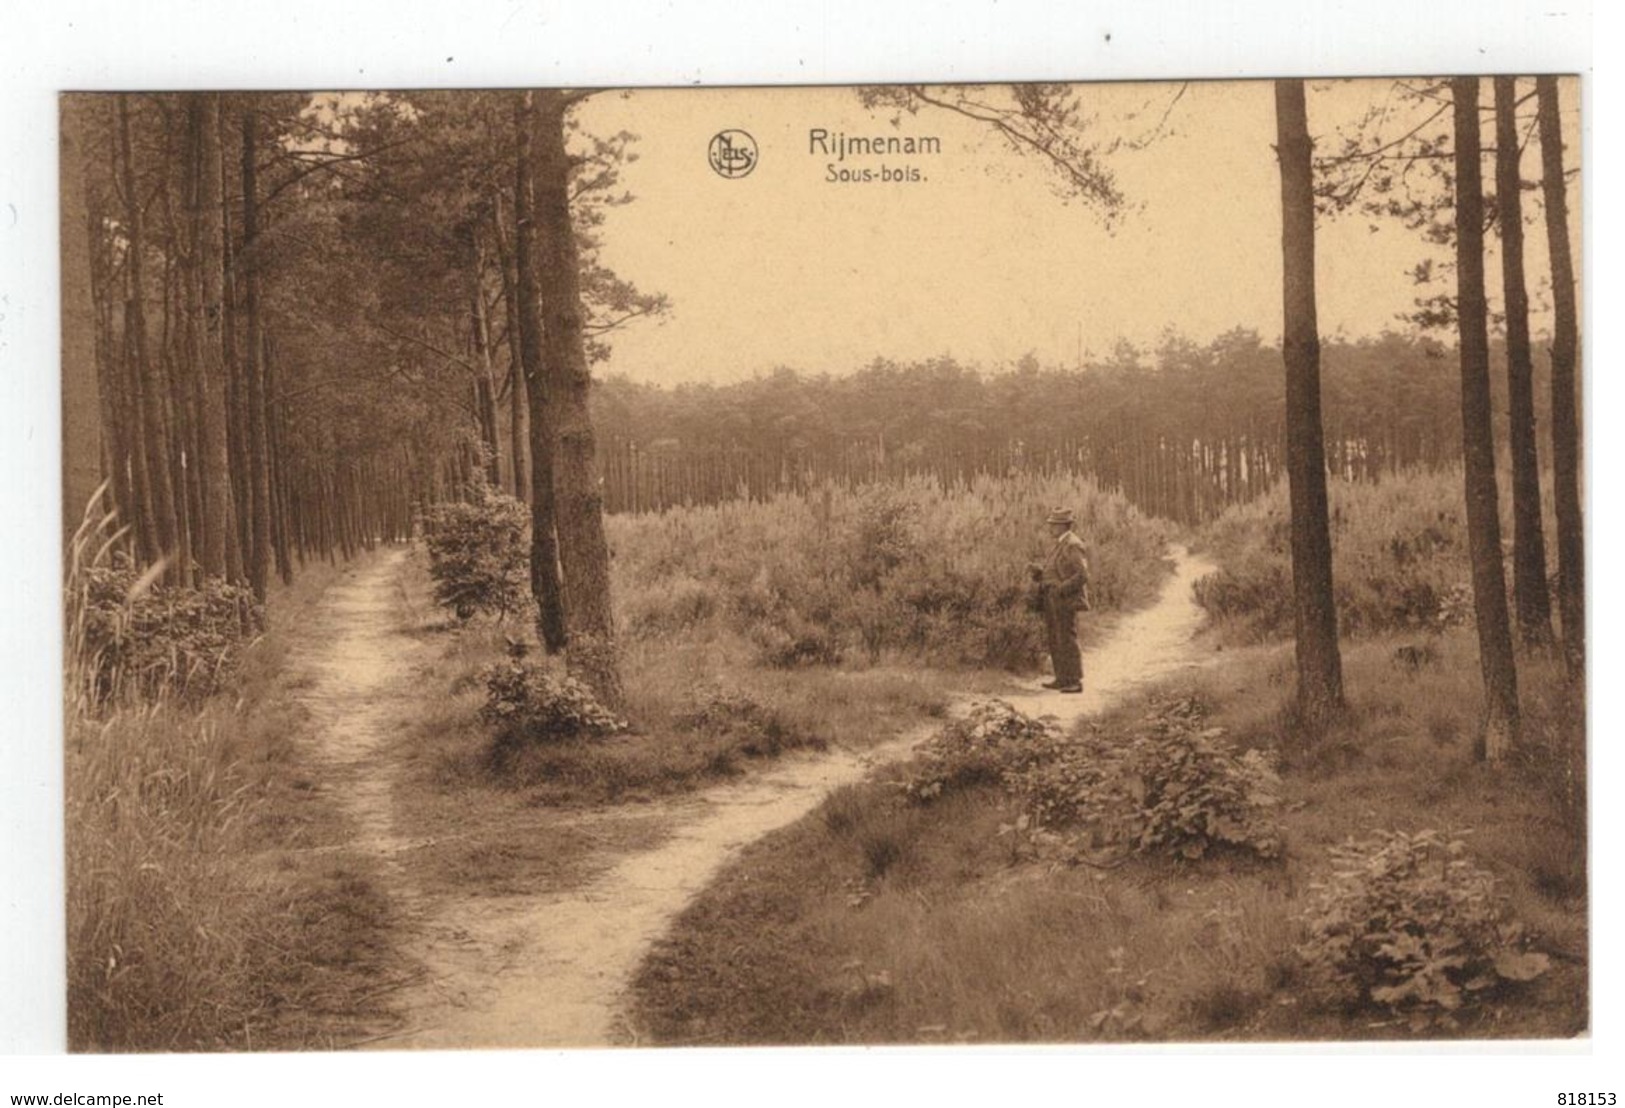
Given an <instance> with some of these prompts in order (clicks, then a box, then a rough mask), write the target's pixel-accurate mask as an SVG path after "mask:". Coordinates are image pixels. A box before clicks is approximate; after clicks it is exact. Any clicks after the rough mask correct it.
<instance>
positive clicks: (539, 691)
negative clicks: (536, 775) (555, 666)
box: [480, 658, 627, 749]
mask: <svg viewBox="0 0 1625 1108" xmlns="http://www.w3.org/2000/svg"><path fill="white" fill-rule="evenodd" d="M480 677H481V679H482V680H483V681H484V683H485V690H486V696H485V703H484V704H483V705H481V707H480V719H481V720H483V721H484V722H485V723H487V724H489V725H491V726H492V727H494V728H496V731H497V740H498V747H499V748H500V749H510V748H512V747H514V746H517V745H520V744H522V743H545V742H558V741H561V740H565V739H575V738H601V737H603V736H606V735H613V734H616V733H617V732H620V731H624V730H626V726H627V725H626V722H625V721H624V720H622V719H621V718H620V717H619V716H617V715H616V714H615V713H614V712H611V711H610V710H609V709H608V708H606V707H604V705H603V704H602V703H600V702H599V700H598V698H597V697H596V696H595V695H594V694H593V691H592V689H590V688H589V687H588V686H587V685H586V684H585V683H584V682H582V681H578V680H577V679H576V678H574V677H571V676H569V675H567V674H562V673H558V672H555V671H553V670H550V669H548V668H545V667H543V666H541V665H538V664H537V663H534V662H529V661H526V660H525V659H523V658H509V659H507V660H505V661H502V662H498V663H496V664H494V665H490V666H487V667H486V668H485V669H483V670H482V671H481V672H480Z"/></svg>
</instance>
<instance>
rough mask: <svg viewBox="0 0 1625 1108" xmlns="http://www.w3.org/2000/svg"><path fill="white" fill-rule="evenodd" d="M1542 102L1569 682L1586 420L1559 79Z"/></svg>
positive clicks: (1560, 597) (1580, 571) (1578, 658)
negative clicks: (1578, 396)
mask: <svg viewBox="0 0 1625 1108" xmlns="http://www.w3.org/2000/svg"><path fill="white" fill-rule="evenodd" d="M1535 88H1536V91H1537V95H1538V96H1539V98H1540V108H1539V112H1540V160H1541V175H1540V176H1541V191H1542V193H1543V195H1544V196H1545V198H1546V243H1547V250H1548V252H1549V253H1550V255H1551V259H1552V309H1553V312H1552V315H1553V320H1552V490H1553V498H1552V499H1553V507H1554V509H1555V511H1556V516H1557V610H1558V614H1559V615H1560V616H1561V617H1562V621H1563V655H1564V658H1565V660H1566V661H1567V663H1568V671H1569V676H1570V677H1571V678H1573V679H1574V680H1580V679H1582V678H1583V677H1584V676H1585V654H1586V629H1585V521H1584V519H1583V518H1582V516H1581V512H1580V420H1579V413H1578V411H1577V405H1576V400H1575V383H1576V382H1575V371H1576V369H1577V363H1578V361H1579V353H1580V322H1579V313H1578V311H1577V308H1576V305H1575V291H1574V256H1573V254H1572V253H1571V252H1570V249H1569V204H1568V191H1567V190H1568V186H1567V183H1566V182H1565V180H1564V178H1563V127H1562V124H1561V122H1560V121H1559V120H1558V114H1557V113H1558V102H1557V78H1556V77H1537V78H1535Z"/></svg>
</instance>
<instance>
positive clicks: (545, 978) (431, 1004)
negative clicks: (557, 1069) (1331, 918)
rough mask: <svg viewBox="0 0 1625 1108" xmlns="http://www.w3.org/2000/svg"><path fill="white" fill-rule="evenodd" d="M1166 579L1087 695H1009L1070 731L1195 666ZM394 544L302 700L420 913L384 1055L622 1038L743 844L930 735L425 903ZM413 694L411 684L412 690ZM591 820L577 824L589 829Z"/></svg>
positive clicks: (366, 841) (318, 656)
mask: <svg viewBox="0 0 1625 1108" xmlns="http://www.w3.org/2000/svg"><path fill="white" fill-rule="evenodd" d="M1171 554H1172V556H1173V558H1174V561H1175V571H1174V574H1173V576H1172V578H1171V579H1170V580H1169V581H1168V582H1167V583H1166V584H1165V586H1164V587H1163V590H1162V592H1161V594H1160V595H1159V597H1158V600H1157V602H1156V603H1155V604H1153V605H1152V606H1151V607H1149V608H1146V609H1144V610H1142V611H1139V612H1136V613H1134V614H1133V615H1131V616H1128V617H1126V618H1124V619H1123V620H1122V621H1121V622H1120V623H1119V624H1118V626H1117V627H1116V628H1115V629H1114V631H1113V632H1112V634H1111V635H1110V637H1109V638H1108V640H1107V641H1106V642H1103V643H1101V644H1100V645H1099V646H1097V647H1095V648H1094V649H1092V650H1090V651H1087V652H1085V654H1084V684H1085V689H1086V691H1085V692H1084V693H1083V694H1082V695H1071V696H1068V695H1063V694H1060V693H1048V692H1038V691H1034V692H1031V693H1020V694H1016V695H1013V696H1007V697H1006V699H1008V700H1010V701H1011V702H1012V703H1013V704H1015V705H1016V706H1017V707H1019V708H1020V709H1021V710H1022V711H1025V712H1027V713H1029V714H1033V715H1053V716H1056V717H1058V718H1059V719H1060V720H1061V721H1062V722H1063V723H1067V722H1071V721H1073V720H1076V719H1078V718H1080V717H1082V716H1084V715H1088V714H1091V713H1094V712H1098V711H1100V710H1101V709H1103V708H1105V707H1106V706H1108V705H1110V704H1111V703H1114V702H1116V701H1117V700H1119V699H1121V698H1122V697H1123V696H1124V695H1125V694H1127V693H1129V692H1130V691H1132V690H1133V689H1135V688H1138V687H1140V686H1142V685H1144V684H1145V683H1146V682H1148V681H1151V680H1154V679H1156V678H1159V677H1162V676H1165V675H1167V674H1168V673H1170V672H1172V671H1174V670H1176V669H1180V668H1185V667H1191V666H1194V665H1197V664H1199V655H1198V652H1197V651H1196V650H1195V648H1194V647H1193V645H1192V642H1191V639H1192V635H1193V633H1194V632H1195V630H1196V628H1197V626H1198V624H1199V623H1200V620H1201V612H1200V609H1198V608H1197V606H1196V604H1195V601H1194V599H1193V598H1192V595H1191V585H1192V583H1193V582H1194V581H1195V580H1196V579H1197V578H1198V577H1200V576H1202V575H1203V574H1205V573H1209V572H1211V571H1212V568H1213V567H1212V566H1211V564H1209V563H1207V562H1206V561H1204V560H1202V559H1200V558H1198V557H1195V556H1193V555H1191V554H1190V553H1189V552H1187V551H1186V550H1185V549H1184V548H1182V547H1173V548H1172V550H1171ZM403 556H404V552H397V551H392V552H390V553H388V554H386V555H384V556H383V557H381V558H379V559H378V560H377V561H375V562H374V563H372V564H370V565H369V566H367V567H364V568H363V569H361V570H360V571H358V572H357V573H356V575H355V577H354V578H353V579H352V580H349V581H347V582H345V583H344V584H343V585H342V586H339V587H336V588H335V590H334V593H333V595H332V597H331V600H330V603H329V605H328V609H327V612H326V615H325V619H324V620H323V622H322V624H321V625H320V626H318V627H317V628H315V629H314V631H315V634H314V635H313V641H314V643H315V644H316V649H315V656H314V657H312V658H311V660H310V663H309V664H310V667H311V668H310V672H311V675H312V677H313V679H314V681H313V684H312V687H311V689H310V693H309V696H308V701H307V702H308V703H309V704H310V706H311V708H312V710H313V711H314V712H315V713H316V714H317V718H318V721H319V722H320V724H321V725H322V726H321V731H322V733H323V734H324V735H325V743H324V748H323V751H322V753H321V757H322V759H323V761H324V763H325V764H326V766H327V768H328V770H329V772H330V773H331V775H332V779H333V784H334V786H335V787H338V788H340V789H342V790H344V795H345V797H346V804H347V806H348V808H349V810H350V813H351V815H352V817H353V818H354V819H355V820H356V822H357V824H358V825H359V826H360V828H361V831H360V844H361V845H362V846H363V847H364V848H366V849H368V850H370V851H373V852H375V853H376V854H378V855H380V856H382V857H383V858H385V859H387V860H388V863H389V870H390V872H391V874H392V876H391V881H392V882H393V885H394V887H392V889H391V891H392V893H393V894H394V895H395V896H396V898H397V900H398V901H399V902H401V903H402V904H403V905H405V906H407V907H408V910H409V915H411V916H412V917H413V918H414V919H415V920H416V929H415V945H416V948H417V949H416V950H415V951H414V953H415V954H416V955H417V956H418V957H419V959H420V960H421V961H422V962H424V963H425V965H427V966H428V968H429V971H430V980H429V982H428V983H427V984H425V985H423V986H421V987H419V988H417V989H415V990H414V991H413V992H412V993H411V994H409V995H408V996H406V997H405V1004H404V1008H405V1015H406V1021H407V1028H406V1030H405V1031H403V1032H401V1033H399V1034H396V1035H390V1036H388V1037H387V1038H384V1039H381V1040H380V1041H379V1043H378V1045H380V1046H382V1047H386V1048H388V1047H403V1046H404V1047H413V1048H424V1049H446V1048H459V1047H471V1048H472V1047H575V1046H602V1045H610V1044H614V1043H620V1042H627V1041H630V1031H629V1029H628V1028H627V1027H626V1026H625V1025H624V1022H623V1021H622V1019H621V1016H620V1011H621V1005H622V1000H623V994H624V990H625V988H626V985H627V983H628V982H629V980H630V978H631V976H632V974H633V972H634V971H635V970H636V968H637V966H638V963H639V962H640V961H641V959H642V958H643V956H644V955H645V953H647V951H648V950H649V947H650V945H651V944H652V943H653V942H654V941H655V940H656V939H657V938H659V937H660V935H661V934H662V933H663V932H664V931H665V930H666V928H667V927H668V926H669V925H670V923H671V921H672V920H673V918H674V917H675V916H676V915H677V914H678V913H679V912H680V911H681V910H682V909H683V908H684V906H686V905H687V904H688V902H689V901H690V900H691V899H692V898H693V897H694V896H695V894H697V893H698V892H699V891H700V890H701V889H703V888H704V887H705V886H706V885H707V884H708V883H709V882H710V881H711V880H712V878H713V877H714V876H715V875H716V873H717V872H718V870H720V869H721V868H722V866H724V865H725V864H726V863H727V862H728V861H729V860H730V859H731V858H733V857H734V855H735V854H736V853H737V852H738V850H739V849H740V848H741V847H743V846H744V845H746V844H747V843H750V842H752V841H754V840H755V839H758V838H760V837H761V836H763V835H765V834H767V833H768V832H770V831H773V830H775V829H777V828H779V827H783V826H785V825H787V824H789V823H791V822H793V821H795V820H796V819H798V818H800V817H801V816H802V815H804V814H806V813H807V812H809V811H810V810H812V809H813V808H814V807H816V806H817V805H818V804H819V803H820V802H821V801H822V800H823V799H824V797H825V796H826V795H828V793H829V792H830V791H831V790H832V789H834V788H836V787H838V786H841V785H845V784H849V783H852V782H855V781H858V780H861V779H862V778H863V777H865V776H866V775H867V774H868V773H869V772H870V771H871V770H872V769H874V768H875V767H876V766H878V765H881V764H883V763H885V762H887V761H891V760H894V759H897V758H900V757H903V756H905V755H906V754H907V753H908V751H909V750H910V749H911V748H912V747H913V746H914V745H915V743H917V742H918V741H919V740H920V739H921V738H923V737H924V736H923V734H913V735H909V736H906V737H904V738H901V739H897V740H894V741H892V742H891V743H888V744H884V745H882V746H879V747H875V748H872V749H870V750H868V751H865V752H862V753H856V752H852V751H846V750H834V751H830V752H828V753H825V754H820V755H808V756H801V757H790V758H787V759H785V761H784V762H783V763H781V764H780V765H779V766H777V767H776V768H775V769H773V770H771V771H769V772H766V773H760V774H755V775H753V776H752V777H750V778H749V779H748V780H746V781H743V782H741V783H738V784H730V785H726V786H721V787H718V788H714V789H710V790H708V791H706V792H704V793H702V794H700V795H698V796H696V797H690V798H686V799H682V800H677V801H671V802H667V803H665V804H663V805H662V806H661V809H662V813H663V814H664V815H666V816H667V817H668V818H669V819H670V820H671V824H672V833H671V835H670V837H669V838H668V839H666V840H665V841H664V842H663V843H662V844H661V845H660V846H658V847H656V848H654V849H652V850H645V851H642V852H639V853H635V854H631V855H628V856H627V857H625V858H623V859H621V860H620V861H618V862H617V863H615V864H614V865H613V866H612V867H611V868H610V869H608V870H607V871H606V872H604V873H602V874H600V875H599V876H598V877H597V878H596V879H594V880H592V881H590V882H589V883H588V884H587V885H585V886H584V887H581V888H578V889H575V890H572V891H569V892H566V893H560V894H553V895H542V896H525V897H506V898H493V899H483V898H468V899H463V900H460V901H457V902H454V903H444V904H433V903H430V902H428V901H426V900H425V899H424V898H423V897H422V896H420V895H419V894H418V893H417V892H416V890H414V889H413V888H412V887H411V880H410V875H409V873H408V872H407V870H406V869H405V868H404V867H403V866H401V865H400V864H399V857H400V855H401V854H402V852H403V851H405V850H406V849H407V848H408V847H409V846H410V844H406V843H403V842H402V841H401V840H400V839H399V838H397V837H396V835H395V834H394V832H393V830H392V823H391V820H390V815H389V792H390V787H391V783H392V781H393V773H392V771H391V768H390V767H389V765H388V763H387V760H386V759H385V758H383V757H381V755H382V754H384V753H385V749H384V748H385V746H386V744H387V742H388V740H389V737H390V735H391V734H392V733H393V729H394V728H395V727H396V726H398V724H399V719H398V717H397V716H396V714H395V713H396V712H398V711H399V709H398V708H392V704H396V705H399V704H405V705H410V704H411V702H412V696H413V695H414V693H413V692H412V691H411V690H409V689H407V688H405V687H404V686H405V685H406V684H407V683H408V682H409V679H410V676H409V675H410V672H411V669H412V666H411V664H410V663H411V661H412V658H411V654H412V652H413V651H415V650H422V649H423V648H422V647H421V646H420V645H418V644H416V643H413V642H412V640H410V639H409V638H408V637H407V636H405V635H403V634H401V632H400V630H399V629H398V628H397V627H395V626H394V614H393V603H392V594H391V589H392V588H393V584H394V581H395V580H396V575H397V572H398V569H399V563H400V560H401V558H402V557H403ZM416 695H418V696H421V695H422V693H421V690H418V691H417V692H416ZM589 818H591V817H590V816H583V819H589Z"/></svg>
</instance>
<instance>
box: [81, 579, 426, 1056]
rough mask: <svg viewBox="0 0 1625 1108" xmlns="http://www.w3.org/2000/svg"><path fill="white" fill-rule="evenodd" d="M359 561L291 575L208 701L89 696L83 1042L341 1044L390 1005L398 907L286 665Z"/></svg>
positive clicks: (121, 1047) (101, 1045)
mask: <svg viewBox="0 0 1625 1108" xmlns="http://www.w3.org/2000/svg"><path fill="white" fill-rule="evenodd" d="M352 568H353V567H347V566H339V567H329V566H322V565H317V564H313V565H312V566H311V567H310V570H309V572H307V573H306V574H304V575H303V576H302V577H301V578H300V579H299V581H298V582H297V584H296V585H294V586H292V587H291V588H286V589H282V590H279V591H277V592H274V593H273V594H272V596H271V597H270V602H269V604H268V605H267V608H268V617H269V620H270V630H269V631H268V632H267V633H266V634H265V635H264V636H263V637H262V638H261V639H260V640H259V641H258V642H256V643H255V644H254V646H253V647H252V648H250V649H249V650H248V651H247V652H246V655H245V659H244V665H243V668H242V670H241V672H240V673H239V674H238V676H237V679H236V681H235V683H234V686H233V687H232V689H231V690H230V691H229V692H228V693H223V694H221V695H218V696H216V697H214V698H212V699H211V700H209V701H208V702H207V703H205V704H204V705H202V706H201V708H186V707H183V706H181V705H178V704H175V703H173V702H169V701H160V702H158V703H154V704H146V705H141V706H129V707H123V708H118V709H114V710H111V711H109V712H106V713H103V714H100V715H92V714H89V713H87V712H82V711H73V710H70V712H69V716H68V723H67V730H66V749H65V757H66V763H67V764H66V767H65V768H66V782H67V792H66V797H65V804H66V820H67V878H68V882H67V883H68V905H67V909H68V912H67V914H68V1043H69V1047H70V1049H72V1050H75V1051H135V1050H166V1051H185V1050H223V1049H258V1050H264V1049H285V1048H331V1047H336V1046H342V1045H344V1044H345V1043H346V1042H349V1041H351V1040H353V1039H354V1038H357V1037H360V1036H363V1035H365V1034H368V1033H370V1032H371V1031H372V1030H373V1029H375V1028H376V1027H377V1026H378V1025H379V1023H380V1022H381V1021H384V1020H385V1019H386V1018H387V1014H386V1012H385V1010H384V1008H383V1006H382V1002H381V996H382V991H384V990H387V988H388V987H389V986H390V985H391V984H392V983H393V982H394V981H396V980H397V979H398V977H399V974H398V971H397V970H396V968H395V962H394V955H393V952H392V950H391V948H390V945H389V938H388V928H389V926H390V923H391V915H390V909H389V905H388V903H387V902H386V901H385V899H384V898H383V896H382V895H381V893H380V891H379V888H378V886H377V884H376V883H375V881H374V878H373V874H372V872H371V869H370V867H369V864H368V863H367V862H366V860H365V859H363V858H361V857H359V856H357V855H354V854H351V853H350V852H348V851H346V850H345V849H344V844H345V842H346V841H347V830H346V826H345V823H344V820H343V817H342V816H341V814H340V813H339V812H338V810H337V809H336V807H335V806H334V805H333V802H332V800H331V799H330V798H329V797H327V796H325V795H323V794H322V793H321V792H320V790H317V789H316V788H315V787H314V785H313V782H312V781H311V780H310V779H309V777H308V776H306V775H305V772H304V770H303V769H302V768H301V767H302V759H301V756H300V748H301V735H302V732H303V730H304V729H305V728H306V727H307V726H308V719H307V717H306V714H305V711H304V709H303V708H302V707H301V706H300V705H299V703H298V700H297V687H296V684H295V682H294V679H293V678H292V676H291V674H290V672H289V668H288V666H287V661H288V651H289V649H290V637H291V635H292V633H293V629H294V628H296V627H297V624H298V622H299V620H300V618H301V615H302V614H303V613H305V612H307V611H309V610H310V607H311V605H313V604H315V603H316V602H318V601H319V600H320V598H321V596H322V594H323V592H324V591H325V590H326V588H327V587H328V586H330V585H331V584H332V583H333V582H334V581H336V580H338V579H339V577H340V576H341V575H342V574H343V573H345V572H348V571H350V570H351V569H352ZM70 707H71V706H70Z"/></svg>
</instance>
